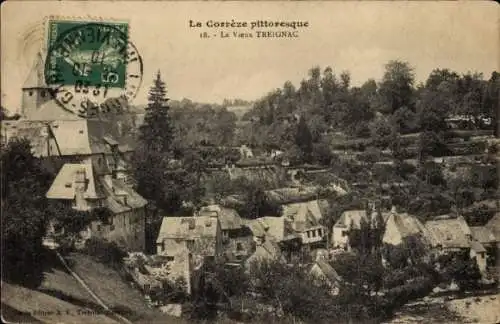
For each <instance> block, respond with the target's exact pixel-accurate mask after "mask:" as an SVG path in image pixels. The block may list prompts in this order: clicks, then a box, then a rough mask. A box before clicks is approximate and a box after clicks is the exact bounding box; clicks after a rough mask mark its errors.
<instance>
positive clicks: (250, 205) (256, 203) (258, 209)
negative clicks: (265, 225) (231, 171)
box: [238, 183, 281, 219]
mask: <svg viewBox="0 0 500 324" xmlns="http://www.w3.org/2000/svg"><path fill="white" fill-rule="evenodd" d="M246 188H247V189H246V195H245V198H244V204H243V206H241V207H240V208H238V213H239V214H240V215H241V216H242V217H244V218H249V219H255V218H259V217H263V216H279V215H280V214H281V207H280V206H279V205H278V204H276V203H274V202H272V201H270V200H269V199H268V197H267V195H266V193H265V192H264V190H263V189H262V188H261V187H260V186H259V185H258V184H254V183H247V184H246Z"/></svg>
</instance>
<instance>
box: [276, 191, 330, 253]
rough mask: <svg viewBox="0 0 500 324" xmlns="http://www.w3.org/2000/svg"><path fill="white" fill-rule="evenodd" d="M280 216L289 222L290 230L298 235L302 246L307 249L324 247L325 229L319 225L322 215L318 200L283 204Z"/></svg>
mask: <svg viewBox="0 0 500 324" xmlns="http://www.w3.org/2000/svg"><path fill="white" fill-rule="evenodd" d="M282 214H283V216H284V217H285V219H287V220H288V221H289V222H290V225H291V228H292V230H293V231H294V232H295V233H297V234H298V235H300V237H301V243H302V244H303V245H306V246H308V248H319V247H325V245H326V229H325V227H324V226H323V225H321V223H320V221H321V220H322V218H323V214H322V212H321V207H320V201H319V200H311V201H306V202H299V203H290V204H284V205H283V213H282Z"/></svg>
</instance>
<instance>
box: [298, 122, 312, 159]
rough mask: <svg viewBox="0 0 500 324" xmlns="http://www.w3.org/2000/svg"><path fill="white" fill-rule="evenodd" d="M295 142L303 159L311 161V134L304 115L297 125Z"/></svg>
mask: <svg viewBox="0 0 500 324" xmlns="http://www.w3.org/2000/svg"><path fill="white" fill-rule="evenodd" d="M295 144H296V145H297V146H298V147H299V148H300V150H301V152H302V155H303V160H304V161H305V162H310V161H311V154H312V151H313V142H312V134H311V131H310V130H309V127H308V126H307V122H306V119H305V117H301V118H300V121H299V124H298V125H297V133H296V134H295Z"/></svg>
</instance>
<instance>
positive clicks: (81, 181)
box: [74, 169, 87, 210]
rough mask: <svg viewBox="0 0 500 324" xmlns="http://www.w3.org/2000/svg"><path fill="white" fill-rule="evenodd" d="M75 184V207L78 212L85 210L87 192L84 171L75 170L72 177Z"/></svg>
mask: <svg viewBox="0 0 500 324" xmlns="http://www.w3.org/2000/svg"><path fill="white" fill-rule="evenodd" d="M74 183H75V205H76V209H78V210H85V209H86V208H87V203H86V201H85V197H84V195H85V191H86V190H87V179H86V174H85V170H84V169H80V170H77V171H76V173H75V177H74Z"/></svg>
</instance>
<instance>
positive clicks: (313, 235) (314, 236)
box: [300, 227, 325, 244]
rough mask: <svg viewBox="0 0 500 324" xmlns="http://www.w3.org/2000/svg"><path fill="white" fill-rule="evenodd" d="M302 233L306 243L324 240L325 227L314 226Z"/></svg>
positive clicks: (303, 240) (303, 241)
mask: <svg viewBox="0 0 500 324" xmlns="http://www.w3.org/2000/svg"><path fill="white" fill-rule="evenodd" d="M318 231H320V233H318ZM308 234H309V235H308ZM300 235H301V236H302V243H304V244H309V243H315V242H320V241H322V240H323V237H324V235H325V229H324V228H323V227H314V228H311V229H307V230H305V231H304V232H302V233H300Z"/></svg>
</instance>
